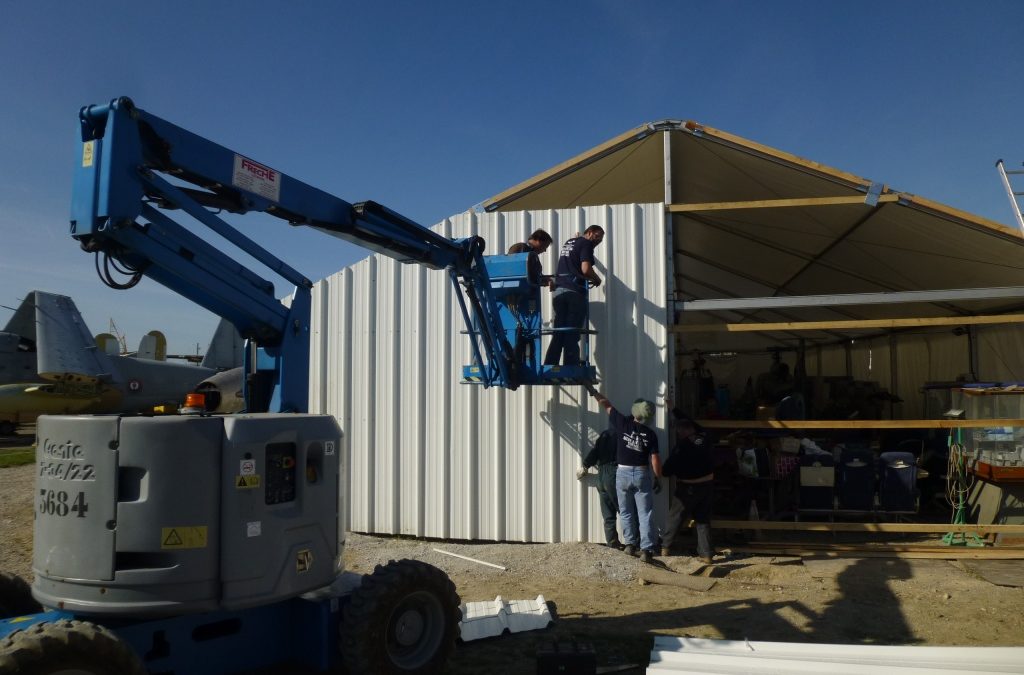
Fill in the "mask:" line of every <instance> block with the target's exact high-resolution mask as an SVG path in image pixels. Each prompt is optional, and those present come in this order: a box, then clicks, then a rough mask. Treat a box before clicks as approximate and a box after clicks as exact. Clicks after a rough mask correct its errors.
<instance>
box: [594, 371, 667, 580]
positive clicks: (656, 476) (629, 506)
mask: <svg viewBox="0 0 1024 675" xmlns="http://www.w3.org/2000/svg"><path fill="white" fill-rule="evenodd" d="M587 390H588V391H589V392H590V394H591V395H592V396H593V397H594V398H595V399H596V400H597V402H598V404H600V405H602V406H604V409H605V410H607V411H608V424H609V426H610V427H612V428H613V429H614V430H615V436H616V444H617V446H616V460H617V461H618V464H619V466H618V469H617V470H616V472H615V491H616V493H617V494H618V498H619V518H620V519H621V520H622V538H623V539H624V540H625V541H626V553H628V554H630V555H635V554H636V552H637V546H638V545H639V551H640V560H641V562H646V563H649V562H651V559H652V557H653V556H654V554H655V553H656V549H655V546H656V545H657V542H656V540H655V538H656V537H657V536H658V532H657V530H656V529H655V527H654V494H656V493H657V492H659V491H660V489H661V483H660V479H661V458H660V457H659V456H658V436H657V434H655V433H654V430H653V429H651V428H650V427H649V426H647V422H649V421H650V420H651V419H652V418H653V417H654V404H653V403H652V402H650V401H647V400H644V399H642V398H638V399H637V400H636V401H634V402H633V407H632V408H631V410H630V412H632V413H633V414H632V415H631V416H629V417H627V416H625V415H623V414H622V413H620V412H619V411H618V410H616V409H615V407H614V406H613V405H612V403H611V401H609V400H608V398H607V397H605V396H604V395H603V394H601V393H600V392H599V391H597V390H596V389H594V388H593V387H589V386H588V387H587ZM638 530H639V532H638Z"/></svg>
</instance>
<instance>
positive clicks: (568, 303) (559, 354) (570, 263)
mask: <svg viewBox="0 0 1024 675" xmlns="http://www.w3.org/2000/svg"><path fill="white" fill-rule="evenodd" d="M603 240H604V228H602V227H601V226H600V225H591V226H590V227H588V228H587V229H586V230H584V232H583V235H582V236H579V237H573V238H572V239H570V240H569V241H567V242H565V243H564V244H562V250H561V251H560V252H559V254H558V267H557V268H556V269H555V289H554V294H553V295H552V303H553V304H554V308H555V318H554V327H555V328H556V329H561V330H559V332H557V333H555V334H554V335H552V337H551V343H550V344H549V345H548V351H547V353H546V354H545V355H544V365H546V366H557V365H558V361H559V358H561V360H562V364H563V365H566V366H577V365H579V363H580V329H581V328H583V322H584V321H586V318H587V284H588V282H589V283H590V284H592V285H594V286H600V285H601V277H599V276H598V275H597V272H596V271H595V270H594V265H595V263H596V261H595V260H594V248H595V247H596V246H597V245H598V244H600V243H601V242H602V241H603ZM567 329H568V330H567ZM572 329H575V330H572ZM563 354H564V356H563Z"/></svg>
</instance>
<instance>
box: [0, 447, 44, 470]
mask: <svg viewBox="0 0 1024 675" xmlns="http://www.w3.org/2000/svg"><path fill="white" fill-rule="evenodd" d="M34 461H36V451H35V448H33V447H32V446H29V447H25V448H3V449H0V468H3V467H5V466H21V465H23V464H31V463H32V462H34Z"/></svg>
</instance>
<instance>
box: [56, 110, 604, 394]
mask: <svg viewBox="0 0 1024 675" xmlns="http://www.w3.org/2000/svg"><path fill="white" fill-rule="evenodd" d="M79 118H80V123H81V137H82V146H81V153H80V157H79V161H78V166H77V168H76V173H75V182H74V197H73V200H72V215H71V234H72V236H73V237H75V238H76V239H78V240H79V241H80V242H81V244H82V247H83V248H84V249H85V250H86V251H91V252H95V253H97V269H98V270H99V271H100V274H101V277H103V278H104V281H105V282H106V283H107V284H108V285H110V286H112V287H115V288H128V287H131V286H133V285H135V284H136V283H137V282H138V281H139V279H140V278H141V277H142V276H143V275H145V276H148V277H150V278H152V279H154V280H155V281H157V282H159V283H161V284H163V285H164V286H167V287H168V288H170V289H172V290H174V291H176V292H178V293H180V294H181V295H183V296H185V297H187V298H189V299H190V300H192V301H194V302H196V303H197V304H199V305H201V306H203V307H205V308H206V309H208V310H210V311H211V312H214V313H215V314H218V315H220V316H223V317H225V318H227V319H228V320H229V321H231V322H232V323H233V324H234V325H235V327H236V328H238V331H239V333H240V334H241V335H242V336H243V337H244V338H246V339H247V340H248V341H249V342H248V345H249V346H248V347H247V364H248V365H247V368H248V369H249V377H247V378H246V387H247V389H246V401H247V406H248V409H249V411H250V412H258V411H262V410H269V411H275V412H286V411H299V412H302V411H305V410H307V407H308V406H307V403H308V401H307V387H308V385H307V382H308V377H309V321H310V288H311V287H312V283H311V281H310V280H309V279H308V278H306V277H305V276H304V275H302V274H301V273H300V272H298V271H296V270H295V269H293V268H292V267H291V266H289V265H288V264H286V263H285V262H283V261H282V260H280V259H279V258H277V257H276V256H275V255H273V254H272V253H270V252H269V251H267V250H266V249H264V248H263V247H261V246H259V245H258V244H256V243H255V242H253V241H252V240H251V239H249V238H248V237H246V236H245V235H243V234H242V233H241V232H239V231H238V230H237V229H235V228H234V227H232V226H231V225H229V224H228V223H227V222H225V221H224V220H223V219H221V218H220V217H219V216H217V215H215V211H228V212H230V213H237V214H244V213H249V212H252V211H259V212H264V213H267V214H270V215H273V216H276V217H278V218H281V219H283V220H286V221H288V222H289V223H290V224H292V225H306V226H309V227H314V228H316V229H318V230H320V231H322V232H325V233H327V234H330V235H332V236H336V237H339V238H341V239H345V240H347V241H350V242H353V243H356V244H358V245H360V246H363V247H365V248H368V249H370V250H372V251H375V252H378V253H382V254H384V255H387V256H390V257H392V258H394V259H396V260H398V261H400V262H403V263H416V264H420V265H425V266H427V267H430V268H432V269H447V270H448V272H449V274H450V275H451V278H452V282H453V283H452V286H453V288H454V289H455V292H456V295H457V298H458V300H459V306H460V308H461V309H462V312H463V318H464V320H465V322H466V325H467V326H469V327H470V328H469V331H468V332H469V334H470V336H471V342H472V354H473V361H474V366H473V368H475V370H473V371H472V373H470V372H468V371H467V380H468V381H473V382H479V383H481V384H483V385H484V386H492V385H493V386H502V387H506V388H509V389H515V388H517V387H518V386H519V385H520V384H549V383H564V382H566V381H567V380H565V379H562V378H554V377H551V376H550V373H549V372H548V371H546V370H545V369H543V368H541V367H539V366H536V365H535V361H524V359H523V357H522V349H521V348H520V349H519V350H518V351H517V345H518V344H519V343H520V342H521V341H522V340H523V335H525V334H529V335H536V336H538V339H539V332H536V331H534V332H531V331H532V329H526V328H525V327H524V326H523V325H522V321H521V320H520V319H519V317H521V316H522V312H521V311H520V310H519V309H518V307H519V305H520V304H522V301H521V299H520V297H519V296H516V297H514V298H513V297H512V295H515V294H512V295H510V292H509V288H507V287H506V286H505V285H504V284H505V282H502V283H503V286H502V288H501V289H500V290H499V289H496V288H495V287H494V286H493V285H492V283H491V281H490V277H489V273H488V268H489V265H488V264H487V262H486V260H485V258H484V256H483V250H484V241H483V239H481V238H479V237H470V238H467V239H460V240H451V239H448V238H447V237H443V236H441V235H439V234H437V233H436V232H433V231H432V230H430V229H429V228H426V227H423V226H422V225H420V224H418V223H416V222H414V221H412V220H409V219H408V218H405V217H403V216H401V215H399V214H398V213H395V212H394V211H391V210H390V209H387V208H386V207H384V206H381V205H379V204H376V203H374V202H362V203H358V204H351V203H349V202H347V201H345V200H343V199H340V198H338V197H335V196H332V195H330V194H328V193H326V192H323V191H321V190H319V189H317V188H315V187H312V186H310V185H307V184H305V183H302V182H300V181H298V180H296V179H294V178H291V177H290V176H287V175H285V174H282V173H281V172H279V171H277V170H275V169H272V168H270V167H269V166H267V165H264V164H261V163H259V162H256V161H255V160H253V159H250V158H249V157H246V156H244V155H241V154H239V153H237V152H234V151H232V150H229V149H228V148H225V147H223V146H221V145H218V144H216V143H213V142H211V141H209V140H207V139H205V138H202V137H200V136H197V135H195V134H193V133H191V132H189V131H186V130H184V129H182V128H180V127H177V126H175V125H173V124H171V123H169V122H167V121H165V120H162V119H160V118H158V117H155V116H153V115H151V114H149V113H147V112H145V111H143V110H140V109H139V108H136V107H135V105H134V104H133V103H132V101H131V100H130V99H128V98H119V99H115V100H113V101H111V102H110V103H109V104H108V105H100V106H88V107H85V108H83V109H82V110H81V112H80V113H79ZM172 181H173V182H172ZM170 210H181V211H184V212H185V213H187V214H188V215H190V216H191V217H193V218H194V219H195V220H197V221H199V222H200V223H202V224H203V225H205V226H207V227H208V228H210V229H211V230H213V231H214V232H215V233H217V234H219V235H220V236H222V237H223V238H225V239H226V240H228V241H229V242H230V243H232V244H233V245H235V246H237V247H238V248H240V249H241V250H242V251H244V252H245V253H247V254H249V255H250V256H252V257H253V258H255V259H256V260H258V261H260V263H262V264H263V265H265V266H266V267H267V268H268V269H270V270H272V271H274V272H275V273H277V274H279V275H280V276H282V277H284V278H285V279H286V280H287V281H288V282H290V283H292V284H294V286H295V292H294V295H293V298H292V301H291V303H290V304H289V305H286V304H284V303H282V302H281V301H280V300H278V299H277V298H276V297H275V296H274V286H273V284H272V283H271V282H270V281H268V280H266V279H264V278H262V277H261V276H259V275H258V274H256V273H254V272H253V271H251V270H249V269H248V268H246V267H245V266H243V265H242V264H240V263H239V262H237V261H235V260H234V259H232V258H231V257H229V256H228V255H226V254H225V253H223V252H221V251H220V250H218V249H217V248H216V247H214V246H213V245H211V244H210V243H208V242H207V241H206V240H205V239H203V238H201V237H199V236H196V235H195V234H193V233H192V232H190V231H189V230H187V229H186V228H184V227H183V226H181V225H180V224H178V223H177V222H175V221H174V220H173V219H171V218H170V217H169V216H168V211H170ZM101 261H102V262H101ZM112 269H113V270H115V271H117V272H120V273H123V274H125V275H127V280H126V281H123V282H119V281H118V280H116V279H115V278H114V276H113V274H112V273H111V270H112ZM523 278H524V281H525V270H524V271H523ZM463 289H464V291H465V292H463ZM534 290H536V289H534ZM520 295H521V294H520ZM537 300H538V301H539V296H538V298H537ZM509 302H514V303H515V305H516V307H517V309H510V307H511V306H510V305H509V304H508V303H509ZM535 306H539V305H535ZM538 328H539V325H538ZM524 330H525V331H526V332H525V333H524ZM537 349H539V342H538V344H537ZM533 353H534V354H536V351H534V352H533ZM531 364H534V365H531ZM573 375H575V376H576V377H577V378H578V379H577V380H576V381H581V382H582V381H588V382H589V381H593V369H589V370H587V369H586V368H584V370H583V371H580V372H575V369H574V372H573Z"/></svg>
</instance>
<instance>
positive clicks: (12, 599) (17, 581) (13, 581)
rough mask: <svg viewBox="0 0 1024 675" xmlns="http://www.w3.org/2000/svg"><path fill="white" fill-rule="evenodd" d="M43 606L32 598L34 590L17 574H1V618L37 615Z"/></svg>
mask: <svg viewBox="0 0 1024 675" xmlns="http://www.w3.org/2000/svg"><path fill="white" fill-rule="evenodd" d="M41 611H43V608H42V606H41V605H40V604H39V603H38V602H36V600H35V598H33V597H32V588H31V587H30V586H29V585H28V582H26V581H25V580H24V579H22V578H21V577H19V576H18V575H16V574H7V573H6V572H0V618H4V619H7V618H10V617H14V616H22V615H23V614H37V613H39V612H41Z"/></svg>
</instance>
